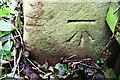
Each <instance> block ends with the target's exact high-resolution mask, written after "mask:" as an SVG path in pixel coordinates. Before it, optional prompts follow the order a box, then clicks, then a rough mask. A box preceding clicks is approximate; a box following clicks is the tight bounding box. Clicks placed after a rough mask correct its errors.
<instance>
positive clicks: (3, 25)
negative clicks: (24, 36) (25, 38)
mask: <svg viewBox="0 0 120 80" xmlns="http://www.w3.org/2000/svg"><path fill="white" fill-rule="evenodd" d="M0 30H1V31H13V30H15V27H14V25H12V24H11V23H9V22H5V21H4V20H0Z"/></svg>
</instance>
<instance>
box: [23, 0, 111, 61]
mask: <svg viewBox="0 0 120 80" xmlns="http://www.w3.org/2000/svg"><path fill="white" fill-rule="evenodd" d="M108 6H109V3H103V2H102V3H100V2H73V3H70V2H61V3H60V2H53V3H52V2H40V1H38V2H37V1H35V2H34V1H33V2H29V1H28V0H25V1H24V18H25V26H24V41H25V43H26V44H27V45H28V46H29V48H30V49H31V52H32V53H31V55H33V56H34V57H36V59H37V60H39V62H43V61H45V59H46V58H47V59H48V61H49V62H51V63H55V62H57V61H58V60H59V58H60V57H61V56H67V57H69V56H71V55H74V54H76V55H77V57H76V58H84V57H86V56H88V57H92V58H97V57H98V56H99V55H100V54H101V50H102V48H103V46H105V44H106V42H107V40H108V38H109V37H110V36H109V31H108V29H107V25H106V23H105V16H106V13H107V10H108Z"/></svg>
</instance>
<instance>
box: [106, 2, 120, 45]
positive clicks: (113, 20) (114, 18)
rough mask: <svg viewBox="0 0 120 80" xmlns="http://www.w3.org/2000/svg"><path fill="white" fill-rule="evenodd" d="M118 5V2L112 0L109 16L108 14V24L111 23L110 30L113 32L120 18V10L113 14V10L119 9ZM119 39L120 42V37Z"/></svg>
mask: <svg viewBox="0 0 120 80" xmlns="http://www.w3.org/2000/svg"><path fill="white" fill-rule="evenodd" d="M117 7H118V5H117V3H115V2H112V3H111V4H110V7H109V11H108V13H107V16H106V21H107V24H108V25H109V27H110V30H111V31H112V32H114V29H115V26H116V23H117V21H118V18H119V16H120V12H119V11H118V12H117V13H115V14H113V12H114V11H115V10H116V9H117ZM117 41H118V42H119V44H120V38H117Z"/></svg>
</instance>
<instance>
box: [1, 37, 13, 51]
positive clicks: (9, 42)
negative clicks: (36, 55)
mask: <svg viewBox="0 0 120 80" xmlns="http://www.w3.org/2000/svg"><path fill="white" fill-rule="evenodd" d="M12 45H13V42H12V41H10V39H9V40H8V41H7V42H6V43H5V44H4V45H3V49H4V50H6V51H10V50H11V48H12Z"/></svg>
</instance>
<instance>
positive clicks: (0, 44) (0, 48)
mask: <svg viewBox="0 0 120 80" xmlns="http://www.w3.org/2000/svg"><path fill="white" fill-rule="evenodd" d="M2 49H3V47H2V42H1V41H0V50H2Z"/></svg>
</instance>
